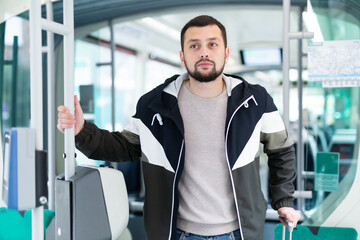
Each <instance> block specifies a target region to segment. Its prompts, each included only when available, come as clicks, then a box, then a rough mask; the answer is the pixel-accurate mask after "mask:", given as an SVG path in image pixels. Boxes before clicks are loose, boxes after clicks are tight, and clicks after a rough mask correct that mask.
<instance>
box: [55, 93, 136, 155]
mask: <svg viewBox="0 0 360 240" xmlns="http://www.w3.org/2000/svg"><path fill="white" fill-rule="evenodd" d="M74 102H75V113H74V115H73V114H71V113H70V110H69V109H68V108H66V107H65V106H59V107H58V112H59V113H58V124H57V128H58V129H59V131H61V132H64V129H65V128H71V127H73V126H74V127H75V142H76V147H77V148H78V149H79V150H80V151H81V152H83V153H84V154H85V155H86V156H87V157H89V158H92V159H101V160H107V161H114V162H118V161H126V160H134V159H135V158H138V157H140V156H141V148H140V141H139V136H138V135H136V134H134V133H131V132H130V131H126V130H124V131H122V132H121V133H120V132H109V131H106V130H102V129H99V128H98V127H97V126H96V125H95V124H92V123H90V122H86V121H85V120H84V116H83V111H82V109H81V106H80V103H79V101H78V99H77V97H76V96H75V101H74Z"/></svg>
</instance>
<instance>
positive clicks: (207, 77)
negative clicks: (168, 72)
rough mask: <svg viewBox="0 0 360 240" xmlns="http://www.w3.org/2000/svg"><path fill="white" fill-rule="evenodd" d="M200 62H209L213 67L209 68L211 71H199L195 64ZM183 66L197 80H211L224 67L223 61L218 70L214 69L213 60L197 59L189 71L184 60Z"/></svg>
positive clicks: (220, 72) (218, 74)
mask: <svg viewBox="0 0 360 240" xmlns="http://www.w3.org/2000/svg"><path fill="white" fill-rule="evenodd" d="M200 62H211V63H212V64H213V67H212V69H211V71H210V72H209V73H205V74H204V73H201V72H200V71H199V70H198V68H197V65H198V64H199V63H200ZM185 67H186V71H187V72H188V74H189V75H190V76H191V77H192V78H194V79H195V80H197V81H199V82H211V81H214V80H215V79H216V78H217V77H218V76H220V74H222V72H223V70H224V67H225V63H224V65H223V66H222V67H221V69H220V70H219V71H216V64H215V62H214V61H211V60H199V61H197V62H196V63H195V64H194V67H195V70H194V71H191V70H190V69H189V68H188V66H187V64H186V62H185Z"/></svg>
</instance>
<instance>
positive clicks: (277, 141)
mask: <svg viewBox="0 0 360 240" xmlns="http://www.w3.org/2000/svg"><path fill="white" fill-rule="evenodd" d="M265 99H266V101H265V102H266V105H265V113H264V114H263V118H262V120H263V122H262V129H261V136H260V141H261V142H262V143H263V144H264V152H265V153H266V154H267V155H268V158H269V159H268V165H269V171H270V190H271V193H272V201H271V206H272V208H273V209H275V210H277V211H278V213H279V216H280V221H281V222H282V223H283V224H284V225H286V223H285V221H284V219H283V218H285V219H287V220H288V221H290V222H294V225H295V226H296V223H297V221H298V220H299V219H300V215H299V214H298V213H297V212H296V211H295V210H294V197H293V194H294V191H295V188H294V185H293V182H294V180H295V178H296V166H295V149H294V146H293V145H294V142H293V141H292V140H291V139H290V137H289V136H288V132H287V129H286V127H285V125H284V123H283V121H282V119H281V116H280V114H279V112H278V110H277V108H276V106H275V104H274V102H273V100H272V98H271V96H270V95H269V94H268V93H265Z"/></svg>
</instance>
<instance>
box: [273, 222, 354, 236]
mask: <svg viewBox="0 0 360 240" xmlns="http://www.w3.org/2000/svg"><path fill="white" fill-rule="evenodd" d="M282 229H283V226H282V224H281V223H279V224H277V225H276V228H275V240H281V239H282ZM357 236H358V233H357V232H356V230H355V229H353V228H343V227H318V226H305V225H297V226H296V228H295V229H294V230H293V233H292V239H293V240H301V239H306V240H323V239H326V240H339V239H341V240H356V239H357ZM287 237H288V233H287V232H286V239H288V238H287Z"/></svg>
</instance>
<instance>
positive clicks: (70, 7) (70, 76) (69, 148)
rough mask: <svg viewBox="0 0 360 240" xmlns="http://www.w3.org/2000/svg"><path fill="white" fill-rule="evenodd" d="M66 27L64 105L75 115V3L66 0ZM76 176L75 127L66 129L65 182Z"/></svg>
mask: <svg viewBox="0 0 360 240" xmlns="http://www.w3.org/2000/svg"><path fill="white" fill-rule="evenodd" d="M63 4H64V6H63V7H64V25H65V27H68V28H69V29H70V34H68V35H65V36H64V103H65V106H66V107H68V108H69V109H70V112H71V113H74V3H73V0H67V1H66V0H65V1H64V2H63ZM74 174H75V134H74V127H73V128H71V129H65V180H68V179H69V178H70V177H72V176H73V175H74Z"/></svg>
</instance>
